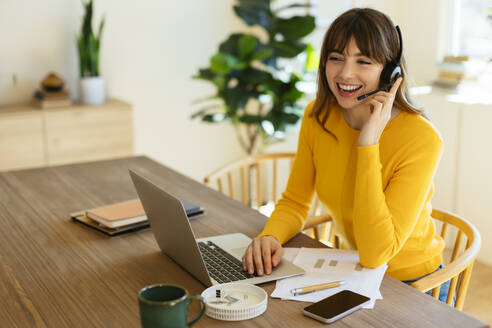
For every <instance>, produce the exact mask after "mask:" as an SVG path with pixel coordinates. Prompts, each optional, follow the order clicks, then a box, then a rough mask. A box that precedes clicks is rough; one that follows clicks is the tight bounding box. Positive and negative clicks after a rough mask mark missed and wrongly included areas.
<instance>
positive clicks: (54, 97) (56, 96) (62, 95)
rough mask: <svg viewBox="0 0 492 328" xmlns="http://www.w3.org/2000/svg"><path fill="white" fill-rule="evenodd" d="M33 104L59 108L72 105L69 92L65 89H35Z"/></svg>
mask: <svg viewBox="0 0 492 328" xmlns="http://www.w3.org/2000/svg"><path fill="white" fill-rule="evenodd" d="M33 104H34V105H35V106H36V107H39V108H42V109H45V108H60V107H69V106H71V105H72V101H71V100H70V94H69V93H68V92H67V91H65V90H61V91H45V90H37V91H36V92H35V93H34V97H33Z"/></svg>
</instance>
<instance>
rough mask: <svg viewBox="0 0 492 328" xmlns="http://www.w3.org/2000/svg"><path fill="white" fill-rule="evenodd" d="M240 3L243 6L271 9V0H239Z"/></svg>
mask: <svg viewBox="0 0 492 328" xmlns="http://www.w3.org/2000/svg"><path fill="white" fill-rule="evenodd" d="M238 3H239V6H240V7H242V8H248V9H251V8H253V9H254V8H261V9H263V10H270V0H238Z"/></svg>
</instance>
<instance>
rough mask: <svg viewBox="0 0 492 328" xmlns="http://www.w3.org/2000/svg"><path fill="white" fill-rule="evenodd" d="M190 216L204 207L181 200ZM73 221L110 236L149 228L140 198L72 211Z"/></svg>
mask: <svg viewBox="0 0 492 328" xmlns="http://www.w3.org/2000/svg"><path fill="white" fill-rule="evenodd" d="M181 203H182V204H183V207H184V208H185V210H186V214H187V215H188V218H195V217H198V216H199V215H201V214H203V213H204V211H203V208H201V207H200V206H198V205H195V204H193V203H190V202H188V201H185V200H181ZM70 217H71V219H72V220H73V221H75V222H79V223H82V224H84V225H86V226H89V227H91V228H94V229H97V230H99V231H101V232H103V233H105V234H107V235H109V236H115V235H118V234H121V233H126V232H131V231H137V230H141V229H145V228H148V227H149V226H150V225H149V221H148V220H147V216H146V215H145V211H144V209H143V207H142V203H141V202H140V200H139V199H133V200H129V201H126V202H121V203H116V204H111V205H107V206H102V207H97V208H92V209H89V210H86V211H83V212H78V213H72V214H70Z"/></svg>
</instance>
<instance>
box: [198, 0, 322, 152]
mask: <svg viewBox="0 0 492 328" xmlns="http://www.w3.org/2000/svg"><path fill="white" fill-rule="evenodd" d="M272 2H273V0H237V2H236V4H235V5H234V11H235V13H236V15H237V16H239V17H240V18H241V19H242V20H243V21H244V22H245V23H246V24H247V25H249V26H253V25H257V26H259V27H260V28H261V29H262V30H263V32H264V33H262V34H263V35H261V40H260V38H259V37H257V36H255V35H252V34H245V33H234V34H232V35H230V36H229V38H228V39H227V40H225V41H224V42H222V43H221V44H220V46H219V50H218V52H217V53H216V54H214V55H213V56H212V57H211V59H210V66H209V67H207V68H203V69H200V70H199V72H198V74H197V75H196V76H194V78H196V79H202V80H205V81H208V82H211V83H212V84H213V85H214V86H215V88H216V90H217V92H216V94H215V95H213V96H211V97H207V98H205V99H202V100H199V101H198V102H202V101H208V102H210V101H212V103H209V104H208V105H206V106H205V107H204V108H202V109H200V110H198V111H197V112H195V113H194V114H193V115H192V116H191V117H192V118H197V117H199V118H201V119H202V121H205V122H211V123H214V122H224V121H225V122H231V123H232V124H233V125H234V127H235V128H236V132H237V136H238V139H239V142H240V144H241V146H242V148H243V149H244V151H245V152H246V153H247V154H249V155H251V154H253V153H255V152H256V151H257V150H258V148H259V147H261V145H265V144H268V143H271V142H274V141H276V140H278V139H281V138H282V137H283V132H285V128H286V126H287V125H290V124H295V123H296V122H297V121H298V120H299V118H300V117H301V116H302V113H303V108H302V107H301V106H300V105H299V104H298V101H299V100H300V99H301V97H302V96H303V95H304V93H303V92H302V91H301V90H299V88H298V82H300V81H301V77H300V74H297V73H295V72H293V71H292V70H291V69H289V66H288V65H285V61H288V59H292V58H295V57H297V56H298V55H300V54H305V55H307V56H306V57H308V58H312V57H313V56H312V54H311V53H308V51H307V50H310V49H312V48H308V44H306V43H303V42H302V41H301V39H302V38H304V37H305V36H307V35H309V34H310V33H311V32H312V31H313V30H314V28H315V19H314V17H313V16H311V15H304V16H293V17H288V18H285V17H282V15H284V13H285V11H286V10H292V9H295V8H302V7H308V6H309V5H308V4H290V5H287V6H284V7H281V8H277V9H274V8H272V5H271V3H272ZM282 61H284V63H282Z"/></svg>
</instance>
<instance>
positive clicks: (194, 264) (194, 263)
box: [129, 170, 305, 286]
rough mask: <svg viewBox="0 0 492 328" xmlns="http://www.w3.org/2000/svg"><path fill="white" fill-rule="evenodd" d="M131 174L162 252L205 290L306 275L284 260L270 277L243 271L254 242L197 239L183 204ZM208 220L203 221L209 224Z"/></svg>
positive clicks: (234, 236)
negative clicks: (245, 257)
mask: <svg viewBox="0 0 492 328" xmlns="http://www.w3.org/2000/svg"><path fill="white" fill-rule="evenodd" d="M129 171H130V176H131V178H132V181H133V184H134V185H135V189H136V190H137V193H138V196H139V198H140V200H141V202H142V205H143V207H144V209H145V213H146V215H147V218H148V220H149V223H150V227H151V229H152V232H153V234H154V237H155V239H156V241H157V244H158V245H159V247H160V249H161V251H162V252H163V253H165V254H166V255H167V256H169V257H170V258H172V259H173V260H174V261H175V262H176V263H178V264H179V265H180V266H181V267H183V268H184V269H185V270H186V271H188V272H189V273H190V274H191V275H193V276H194V277H195V278H196V279H198V280H199V281H200V282H201V283H203V284H204V285H205V286H212V285H217V284H221V283H227V282H233V281H240V282H245V283H251V284H261V283H265V282H269V281H273V280H277V279H280V278H287V277H292V276H296V275H301V274H303V273H305V271H304V270H303V269H301V268H299V267H298V266H296V265H294V264H292V263H291V262H289V261H286V260H284V259H282V260H281V261H280V263H279V264H278V265H277V267H275V268H274V269H273V270H272V273H271V274H270V275H263V276H256V275H250V274H248V272H245V271H243V266H242V256H243V254H244V252H245V250H246V248H247V247H248V245H249V244H250V243H251V238H249V237H247V236H246V235H244V234H242V233H233V234H227V235H219V236H213V237H207V238H199V239H195V235H194V234H193V230H192V229H191V225H190V223H189V221H188V218H187V216H186V213H185V210H184V207H183V204H182V203H181V202H180V201H179V199H177V198H176V197H174V196H173V195H171V194H170V193H168V192H166V191H165V190H163V189H162V188H160V187H158V186H156V185H155V184H154V183H152V182H151V181H149V180H148V179H146V178H144V177H142V176H141V175H139V174H137V173H135V172H134V171H132V170H129ZM206 219H207V218H206V216H205V217H203V218H202V220H206Z"/></svg>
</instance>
